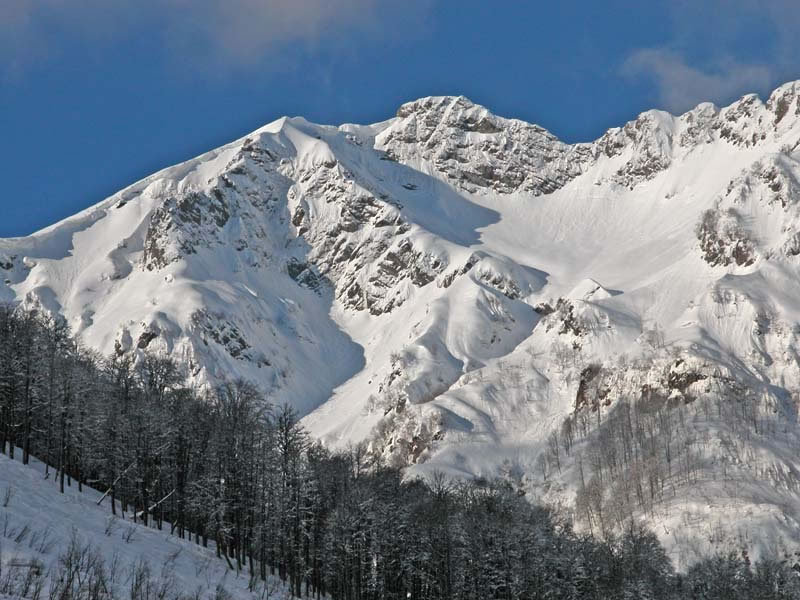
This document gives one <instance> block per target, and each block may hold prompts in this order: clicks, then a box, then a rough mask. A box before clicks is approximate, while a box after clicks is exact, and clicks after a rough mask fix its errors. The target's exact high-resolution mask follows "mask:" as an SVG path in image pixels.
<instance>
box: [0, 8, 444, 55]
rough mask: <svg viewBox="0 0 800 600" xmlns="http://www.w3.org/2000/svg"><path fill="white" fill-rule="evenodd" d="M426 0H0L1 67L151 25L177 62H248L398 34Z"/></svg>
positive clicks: (118, 38) (411, 24) (119, 38)
mask: <svg viewBox="0 0 800 600" xmlns="http://www.w3.org/2000/svg"><path fill="white" fill-rule="evenodd" d="M428 6H429V1H428V0H419V1H416V0H415V2H412V3H409V4H406V3H394V2H391V1H390V0H335V1H331V0H0V70H6V71H8V70H20V69H22V68H24V67H26V66H29V65H30V64H31V63H35V62H37V61H40V60H46V59H47V57H49V56H51V55H52V54H55V53H58V52H60V51H61V49H62V47H63V46H64V45H65V43H67V42H74V41H76V40H78V41H83V42H85V43H89V44H95V45H96V44H103V43H106V44H113V43H122V42H123V41H125V40H127V39H131V38H134V37H135V36H137V35H141V33H142V32H143V31H148V33H150V34H152V33H155V34H156V36H155V37H156V39H159V40H160V41H161V43H162V44H163V49H164V51H165V56H168V58H170V59H172V60H175V61H177V62H179V63H180V64H182V65H187V64H192V63H196V64H195V66H203V65H206V64H207V63H208V62H211V63H218V64H221V65H225V66H233V67H235V66H238V65H244V66H247V65H252V64H257V63H259V62H261V61H263V60H264V58H265V57H267V56H269V55H270V54H271V53H272V52H274V51H278V50H281V51H283V52H284V55H286V54H291V52H292V51H294V50H297V49H299V48H301V49H303V50H308V49H320V47H321V46H323V45H324V46H334V47H335V46H347V40H349V39H350V38H351V37H352V36H354V35H361V36H363V35H367V36H373V37H381V38H382V37H384V36H385V37H386V38H387V39H392V40H395V39H400V36H402V35H407V34H408V30H411V31H413V30H414V29H416V27H415V25H419V24H420V23H421V22H422V20H423V19H422V17H423V15H424V14H425V13H426V11H427V8H428ZM404 29H405V31H404ZM295 46H296V47H295Z"/></svg>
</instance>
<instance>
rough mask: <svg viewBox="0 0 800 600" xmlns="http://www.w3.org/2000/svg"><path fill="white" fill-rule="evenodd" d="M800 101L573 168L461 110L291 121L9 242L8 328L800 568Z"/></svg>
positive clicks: (457, 471)
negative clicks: (252, 385) (20, 315)
mask: <svg viewBox="0 0 800 600" xmlns="http://www.w3.org/2000/svg"><path fill="white" fill-rule="evenodd" d="M798 96H800V82H794V83H789V84H786V85H784V86H781V87H780V88H778V89H777V90H775V91H774V92H773V93H772V94H771V95H770V97H769V99H768V100H767V101H766V103H764V102H762V101H761V100H760V99H759V98H758V96H755V95H748V96H745V97H743V98H742V99H740V100H739V101H737V102H734V103H733V104H731V105H730V106H727V107H724V108H718V107H716V106H714V105H712V104H708V103H706V104H701V105H699V106H698V107H697V108H695V109H693V110H691V111H689V112H687V113H685V114H683V115H680V116H673V115H670V114H667V113H664V112H661V111H648V112H645V113H643V114H641V115H639V117H638V118H636V119H635V120H633V121H631V122H629V123H627V124H625V125H624V126H623V127H620V128H614V129H611V130H609V131H608V132H606V133H605V134H604V135H603V136H602V137H601V138H600V139H598V140H596V141H594V142H591V143H581V144H566V143H563V142H561V141H559V140H558V139H557V138H556V137H555V136H554V135H552V134H551V133H549V132H548V131H546V130H545V129H543V128H541V127H539V126H536V125H532V124H529V123H525V122H523V121H519V120H515V119H505V118H501V117H498V116H496V115H494V114H492V113H491V112H489V111H488V110H487V109H486V108H484V107H481V106H478V105H475V104H473V103H472V102H470V101H469V100H467V99H466V98H464V97H460V96H459V97H431V98H423V99H420V100H417V101H414V102H410V103H407V104H404V105H402V106H401V107H400V108H399V110H398V111H397V115H396V116H395V117H394V118H392V119H389V120H387V121H384V122H382V123H376V124H374V125H367V126H362V125H351V124H348V125H342V126H339V127H332V126H322V125H315V124H312V123H309V122H308V121H306V120H304V119H302V118H281V119H279V120H277V121H274V122H273V123H270V124H268V125H266V126H264V127H262V128H261V129H258V130H256V131H254V132H253V133H251V134H249V135H247V136H245V137H243V138H241V139H239V140H237V141H234V142H232V143H230V144H228V145H226V146H223V147H221V148H219V149H216V150H213V151H211V152H209V153H207V154H204V155H202V156H199V157H197V158H194V159H192V160H190V161H187V162H185V163H182V164H180V165H177V166H174V167H170V168H168V169H165V170H163V171H160V172H158V173H156V174H154V175H152V176H150V177H148V178H146V179H144V180H142V181H140V182H137V183H135V184H134V185H132V186H130V187H128V188H126V189H124V190H122V191H120V192H118V193H117V194H114V195H113V196H111V197H110V198H108V199H106V200H104V201H103V202H101V203H99V204H97V205H95V206H93V207H91V208H89V209H87V210H86V211H84V212H82V213H80V214H78V215H76V216H74V217H71V218H69V219H66V220H65V221H62V222H60V223H57V224H55V225H53V226H51V227H48V228H46V229H44V230H42V231H39V232H37V233H35V234H33V235H31V236H28V237H24V238H14V239H4V240H0V276H1V278H2V283H0V301H11V302H20V303H22V304H23V305H25V306H27V307H29V308H37V309H39V310H42V311H45V312H48V313H52V314H54V315H61V316H62V317H63V318H64V319H65V320H66V322H67V323H68V324H69V325H70V326H71V328H72V329H73V331H75V332H76V333H77V334H78V335H79V336H80V338H81V339H82V340H83V342H84V343H85V344H87V345H88V346H90V347H93V348H96V349H97V350H98V351H99V352H101V353H103V354H110V353H118V354H124V353H134V354H138V353H141V352H144V351H157V352H166V353H169V354H170V355H172V356H175V357H178V358H180V359H181V360H182V361H184V362H185V364H187V365H188V368H189V369H190V371H191V375H192V377H193V378H194V379H195V380H196V381H197V382H198V383H199V384H213V383H214V382H217V381H220V380H221V379H222V378H225V377H243V378H246V379H250V380H253V381H254V382H256V383H257V384H258V385H259V386H261V388H262V389H263V390H264V392H265V394H266V396H267V398H268V399H269V400H270V401H272V402H276V403H282V402H288V403H290V404H292V405H293V406H294V407H295V408H296V409H297V410H298V411H299V413H300V414H302V415H303V416H304V419H303V423H304V425H305V426H306V427H307V428H308V429H309V430H310V431H311V433H312V434H314V435H315V436H317V437H319V438H320V439H322V440H323V441H324V442H325V443H326V444H329V445H331V446H334V447H336V446H344V445H347V444H350V443H357V442H362V441H364V442H365V443H366V444H367V445H368V448H369V451H370V452H372V453H373V454H375V455H379V456H381V457H383V458H384V459H386V460H387V461H390V462H392V463H394V464H401V465H408V466H409V469H410V472H411V473H425V472H430V471H432V470H443V471H446V472H448V473H451V474H454V475H465V476H480V475H487V476H488V475H495V474H498V473H501V474H502V475H503V476H505V477H508V478H510V479H512V480H513V481H514V482H515V484H516V485H519V486H520V490H521V492H522V491H524V492H526V493H530V494H532V495H536V496H537V497H542V498H544V499H545V500H547V501H549V502H554V503H561V504H563V505H564V506H565V507H567V508H568V509H570V510H573V511H574V513H575V515H576V518H577V519H578V520H579V522H581V523H582V524H583V526H585V527H587V528H592V529H593V530H594V529H596V528H599V529H602V530H611V529H613V528H615V527H620V526H622V525H623V524H624V522H625V519H626V518H628V517H629V516H631V515H633V516H636V517H638V518H642V519H645V520H646V521H647V522H648V523H650V525H651V526H653V527H654V528H655V530H656V532H657V534H658V535H659V537H660V538H661V540H662V542H664V543H665V544H666V545H667V547H668V548H669V549H670V551H671V552H672V555H673V557H674V558H676V559H679V561H690V560H691V557H692V556H694V555H697V553H699V552H702V551H705V549H707V548H708V547H709V546H711V547H720V546H733V547H742V548H747V549H748V550H749V551H750V552H751V553H753V554H758V553H764V552H767V551H774V550H776V549H779V550H780V551H782V552H794V551H795V550H797V549H798V544H800V492H799V490H800V460H798V456H797V448H800V428H799V427H798V422H797V410H798V400H800V362H799V356H798V348H799V345H800V340H798V336H799V335H800V324H798V323H799V321H798V316H799V315H800V278H798V274H799V273H798V265H799V264H800V259H799V258H798V255H800V204H799V202H800V180H799V179H798V178H799V177H800V148H799V146H800V100H798Z"/></svg>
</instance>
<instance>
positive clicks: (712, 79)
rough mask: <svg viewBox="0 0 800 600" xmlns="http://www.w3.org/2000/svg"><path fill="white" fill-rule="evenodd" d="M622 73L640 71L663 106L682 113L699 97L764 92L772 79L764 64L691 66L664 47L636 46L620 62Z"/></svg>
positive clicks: (714, 98) (723, 98) (718, 99)
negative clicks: (621, 63)
mask: <svg viewBox="0 0 800 600" xmlns="http://www.w3.org/2000/svg"><path fill="white" fill-rule="evenodd" d="M623 74H625V75H629V76H639V75H643V76H646V77H648V78H650V79H651V80H652V81H653V82H654V83H655V84H656V86H657V90H658V96H659V101H660V102H661V105H662V107H663V108H665V109H667V110H669V111H671V112H674V113H682V112H684V111H686V110H689V109H690V108H692V107H694V106H696V105H697V104H698V103H699V102H702V101H707V100H710V101H715V102H725V101H727V100H730V99H731V98H734V97H736V96H738V95H741V94H744V93H747V92H762V93H763V92H764V91H765V90H767V89H769V86H770V85H771V84H772V83H773V82H774V81H775V73H774V72H773V71H772V70H771V69H770V67H767V66H765V65H747V64H740V63H738V62H736V61H734V60H726V61H721V62H720V63H719V64H718V65H717V66H716V68H715V69H713V70H707V71H706V70H702V69H700V68H697V67H693V66H690V65H689V64H687V62H686V60H685V59H684V58H683V57H681V56H679V55H678V54H676V53H674V52H671V51H669V50H664V49H652V48H651V49H642V50H637V51H636V52H634V53H633V54H632V55H631V56H629V57H628V59H627V60H626V61H625V63H624V64H623Z"/></svg>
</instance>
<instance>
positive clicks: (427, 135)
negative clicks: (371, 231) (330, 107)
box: [376, 96, 589, 196]
mask: <svg viewBox="0 0 800 600" xmlns="http://www.w3.org/2000/svg"><path fill="white" fill-rule="evenodd" d="M376 147H377V148H378V149H379V150H383V151H385V152H386V154H387V157H388V158H390V159H392V160H397V161H400V162H404V163H409V164H417V163H427V164H428V165H430V167H432V168H433V169H434V170H435V171H437V172H439V173H440V174H441V175H443V176H444V178H445V179H446V180H447V181H448V182H450V183H451V184H452V185H454V186H455V187H456V188H458V189H461V190H463V191H467V192H469V193H485V192H496V193H500V194H510V193H514V192H526V193H530V194H533V195H535V196H538V195H540V194H546V193H549V192H552V191H554V190H556V189H558V188H560V187H562V186H563V185H564V184H566V183H567V182H568V181H570V180H571V179H573V178H574V177H576V176H578V175H580V173H581V172H582V169H581V165H582V164H584V163H585V162H586V160H587V159H588V158H589V155H588V151H587V149H586V148H584V147H581V146H570V145H568V144H565V143H563V142H561V141H559V140H558V138H556V137H555V136H554V135H553V134H551V133H550V132H548V131H547V130H546V129H544V128H542V127H539V126H538V125H532V124H530V123H526V122H524V121H519V120H516V119H505V118H502V117H498V116H496V115H494V114H492V113H491V112H489V111H488V110H487V109H486V108H484V107H482V106H480V105H477V104H474V103H473V102H471V101H470V100H468V99H467V98H465V97H463V96H435V97H429V98H421V99H419V100H415V101H414V102H408V103H406V104H403V105H402V106H401V107H400V109H399V110H398V111H397V119H395V121H394V122H393V123H392V124H391V125H389V127H387V128H386V129H385V130H383V131H382V132H381V133H380V134H379V135H378V136H377V138H376Z"/></svg>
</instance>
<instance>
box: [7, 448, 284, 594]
mask: <svg viewBox="0 0 800 600" xmlns="http://www.w3.org/2000/svg"><path fill="white" fill-rule="evenodd" d="M50 475H51V477H50V478H48V479H45V470H44V465H42V464H41V463H39V462H38V461H35V460H34V461H31V463H30V465H29V466H24V465H23V464H22V463H21V462H19V461H14V460H11V459H9V458H8V457H7V456H5V455H0V500H2V502H0V573H2V577H0V586H2V587H3V588H4V589H3V591H4V592H8V593H9V596H10V597H14V598H19V597H27V598H30V597H34V594H33V593H32V591H33V586H31V587H30V588H29V589H28V590H27V593H23V592H24V590H25V588H24V584H25V579H26V577H28V576H29V571H30V568H31V567H33V568H34V570H35V571H34V572H37V573H38V574H39V575H40V576H41V579H42V583H43V585H44V588H43V591H44V594H47V593H48V592H49V590H50V589H51V587H50V586H51V585H52V581H53V580H55V579H57V576H58V575H59V574H60V573H61V571H60V570H59V569H60V568H61V567H62V566H63V565H64V564H65V563H67V562H68V558H71V559H72V564H74V565H77V564H78V563H80V564H81V565H84V566H86V567H89V566H91V565H92V561H93V560H95V561H99V562H102V565H103V572H104V576H105V579H106V583H107V585H109V586H110V587H111V588H112V589H111V590H109V591H110V592H112V593H114V594H115V595H116V596H125V597H127V596H128V595H129V594H130V595H132V592H131V590H132V589H133V587H134V581H135V580H136V576H137V575H138V577H139V580H140V582H142V583H143V582H145V581H147V580H149V584H150V585H151V586H153V588H152V590H151V595H152V594H158V595H159V597H163V598H165V599H169V598H177V597H196V598H198V599H200V598H214V597H218V596H216V594H217V590H218V587H219V588H222V589H224V590H225V591H226V592H228V594H229V595H230V597H231V598H236V599H239V598H242V599H244V598H255V597H264V596H262V591H264V590H266V593H265V596H267V597H270V598H273V597H275V598H289V597H291V596H290V594H288V593H287V590H286V589H285V588H284V586H283V585H282V584H281V582H280V580H279V579H277V578H272V577H269V578H268V581H267V582H266V584H264V585H265V586H266V587H265V588H262V585H261V584H260V583H258V584H257V586H256V589H254V590H250V589H249V587H248V584H249V583H250V576H249V573H248V572H246V571H245V572H241V573H237V572H236V571H235V570H233V569H229V568H228V567H227V566H226V563H225V560H224V559H222V558H217V556H216V554H215V552H214V549H213V542H212V543H211V544H210V545H211V547H209V548H203V547H202V546H200V545H197V544H195V543H194V542H192V541H190V540H182V539H180V538H178V536H176V535H170V531H169V524H164V529H163V530H158V529H156V528H154V527H145V526H144V525H142V524H141V522H139V523H134V522H133V521H132V518H131V517H132V515H131V513H130V512H128V513H127V514H126V518H122V517H121V516H116V517H115V516H112V515H111V510H110V505H109V499H108V498H105V499H104V500H103V503H102V505H99V506H98V504H97V502H98V500H99V499H100V498H101V494H100V493H99V492H97V491H95V490H92V489H90V488H84V491H83V493H80V492H78V490H77V484H75V482H73V486H72V487H70V488H66V491H65V493H64V494H60V493H59V491H58V485H57V483H56V481H55V480H54V478H53V477H52V471H51V472H50ZM119 510H120V506H119V505H118V507H117V511H118V514H119ZM71 549H73V550H78V551H79V552H77V553H75V554H72V555H71V556H70V555H69V552H70V550H71ZM81 553H83V557H82V559H81V560H80V561H78V560H76V559H77V557H78V556H79V555H80V554H81ZM90 572H91V570H90V569H87V570H86V571H85V572H83V573H82V574H81V575H80V577H78V578H77V579H84V580H86V581H87V582H88V580H89V579H90V577H89V573H90ZM51 575H55V577H53V579H52V580H51ZM34 583H35V582H34ZM76 585H77V583H76ZM8 587H10V588H11V589H7V588H8ZM84 591H85V590H84ZM162 593H163V596H161V594H162ZM2 595H3V594H2V593H0V596H2Z"/></svg>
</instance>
